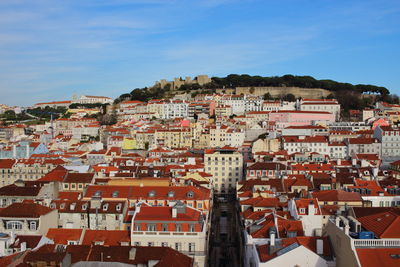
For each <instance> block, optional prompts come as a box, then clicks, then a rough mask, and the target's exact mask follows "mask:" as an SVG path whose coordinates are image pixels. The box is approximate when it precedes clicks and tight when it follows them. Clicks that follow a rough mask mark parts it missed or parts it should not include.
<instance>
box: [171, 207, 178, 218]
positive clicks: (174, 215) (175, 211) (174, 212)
mask: <svg viewBox="0 0 400 267" xmlns="http://www.w3.org/2000/svg"><path fill="white" fill-rule="evenodd" d="M177 214H178V211H177V209H176V207H172V218H176V216H177Z"/></svg>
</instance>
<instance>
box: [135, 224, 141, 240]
mask: <svg viewBox="0 0 400 267" xmlns="http://www.w3.org/2000/svg"><path fill="white" fill-rule="evenodd" d="M141 230H142V226H141V225H140V223H137V224H135V231H141ZM138 246H139V245H138Z"/></svg>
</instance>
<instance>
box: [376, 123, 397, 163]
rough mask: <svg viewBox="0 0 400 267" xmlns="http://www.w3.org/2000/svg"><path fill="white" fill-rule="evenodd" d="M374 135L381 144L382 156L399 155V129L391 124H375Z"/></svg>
mask: <svg viewBox="0 0 400 267" xmlns="http://www.w3.org/2000/svg"><path fill="white" fill-rule="evenodd" d="M374 137H375V138H377V139H378V140H379V141H380V142H381V143H382V144H381V152H380V153H379V155H382V157H383V158H388V157H398V156H399V155H400V129H399V128H393V127H391V126H377V127H376V128H375V131H374Z"/></svg>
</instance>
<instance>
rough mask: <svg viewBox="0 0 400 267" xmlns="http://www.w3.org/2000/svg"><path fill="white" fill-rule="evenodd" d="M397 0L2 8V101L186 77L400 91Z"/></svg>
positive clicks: (45, 2)
mask: <svg viewBox="0 0 400 267" xmlns="http://www.w3.org/2000/svg"><path fill="white" fill-rule="evenodd" d="M399 62H400V1H399V0H376V1H372V0H371V1H370V0H360V1H352V0H347V1H344V0H343V1H341V0H308V1H305V0H292V1H289V0H280V1H276V0H271V1H270V0H260V1H257V0H187V1H183V0H182V1H180V0H85V1H83V0H77V1H73V0H71V1H55V0H35V1H31V0H26V1H24V0H1V1H0V92H1V98H2V99H1V100H0V102H1V103H5V104H10V105H31V104H34V103H36V102H40V101H57V100H66V99H70V98H71V96H72V94H74V93H75V94H92V95H106V96H111V97H117V96H119V95H120V94H122V93H126V92H130V91H131V90H132V89H133V88H136V87H144V86H150V85H153V84H154V82H155V81H157V80H159V79H163V78H165V79H172V78H173V77H179V76H182V77H184V76H195V75H197V74H208V75H210V76H225V75H227V74H230V73H238V74H243V73H247V74H251V75H262V76H273V75H284V74H294V75H311V76H314V77H315V78H318V79H333V80H337V81H341V82H350V83H365V84H375V85H381V86H385V87H387V88H388V89H389V90H390V91H391V92H392V93H396V94H400V63H399Z"/></svg>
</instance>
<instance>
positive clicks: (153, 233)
mask: <svg viewBox="0 0 400 267" xmlns="http://www.w3.org/2000/svg"><path fill="white" fill-rule="evenodd" d="M200 233H201V232H152V231H151V232H148V231H146V232H138V231H135V232H132V235H161V236H166V235H181V236H182V235H186V236H197V235H199V234H200Z"/></svg>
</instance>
